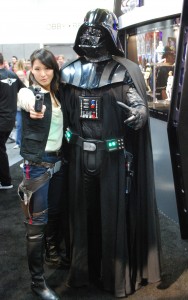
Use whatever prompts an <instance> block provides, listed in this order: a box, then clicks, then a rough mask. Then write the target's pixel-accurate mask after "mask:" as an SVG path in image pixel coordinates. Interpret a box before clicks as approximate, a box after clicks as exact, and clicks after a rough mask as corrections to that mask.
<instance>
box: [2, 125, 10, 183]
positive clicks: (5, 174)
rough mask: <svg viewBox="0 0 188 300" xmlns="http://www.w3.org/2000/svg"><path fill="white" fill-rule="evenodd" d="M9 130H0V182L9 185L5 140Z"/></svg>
mask: <svg viewBox="0 0 188 300" xmlns="http://www.w3.org/2000/svg"><path fill="white" fill-rule="evenodd" d="M10 133H11V131H0V183H1V184H2V185H11V177H10V169H9V160H8V155H7V149H6V142H7V140H8V137H9V135H10Z"/></svg>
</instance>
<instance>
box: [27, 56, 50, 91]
mask: <svg viewBox="0 0 188 300" xmlns="http://www.w3.org/2000/svg"><path fill="white" fill-rule="evenodd" d="M31 72H32V74H33V76H34V77H35V80H36V81H37V82H38V83H39V85H41V86H42V87H43V88H44V89H46V90H48V91H50V84H51V81H52V79H53V77H54V70H53V69H49V68H48V67H46V66H45V65H43V64H42V63H41V61H40V60H39V59H36V60H35V61H34V63H33V66H32V68H31Z"/></svg>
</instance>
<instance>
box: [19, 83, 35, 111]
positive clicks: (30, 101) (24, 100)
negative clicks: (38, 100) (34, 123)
mask: <svg viewBox="0 0 188 300" xmlns="http://www.w3.org/2000/svg"><path fill="white" fill-rule="evenodd" d="M34 105H35V95H34V94H33V92H32V91H31V90H30V89H28V88H22V89H20V91H19V93H18V106H19V107H20V108H21V109H23V110H26V111H28V112H30V110H31V109H33V108H34Z"/></svg>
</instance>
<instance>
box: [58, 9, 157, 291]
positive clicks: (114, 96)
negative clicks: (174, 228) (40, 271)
mask: <svg viewBox="0 0 188 300" xmlns="http://www.w3.org/2000/svg"><path fill="white" fill-rule="evenodd" d="M74 51H75V52H76V53H77V54H78V55H79V58H78V59H76V60H74V61H72V62H69V63H68V64H67V65H64V66H63V68H62V69H61V80H62V83H65V85H64V87H63V89H62V99H63V101H64V116H65V123H66V124H67V128H68V130H67V132H66V136H67V140H68V142H69V146H70V160H69V164H70V168H69V175H70V176H69V193H70V197H69V203H70V205H69V210H70V211H69V213H70V230H71V232H70V237H71V243H70V244H71V268H70V272H69V275H68V279H67V281H68V285H70V286H73V287H79V286H85V285H87V284H89V282H94V283H98V282H100V283H101V285H102V287H103V288H104V289H105V290H106V291H108V292H109V291H110V292H113V293H114V294H115V296H116V297H125V296H127V295H128V294H131V293H133V292H134V291H135V290H137V289H138V288H139V287H140V286H141V285H142V282H143V280H144V281H147V282H150V283H151V282H157V281H159V280H160V238H159V237H160V236H159V228H158V214H157V207H156V200H155V188H154V179H153V160H152V151H151V138H150V129H149V113H148V107H147V97H146V86H145V82H144V78H143V75H142V73H141V70H140V68H139V66H138V65H137V64H135V63H133V62H131V61H130V60H128V59H125V58H124V51H123V49H122V46H121V43H120V40H119V38H118V20H117V18H116V16H115V15H114V14H113V13H112V12H110V11H108V10H105V9H100V8H97V9H94V10H91V11H89V12H88V13H87V14H86V16H85V19H84V23H83V24H82V25H81V26H80V28H79V29H78V33H77V36H76V39H75V44H74ZM126 105H127V106H126ZM122 107H124V108H125V110H124V109H123V108H122ZM125 119H127V121H126V124H125V123H124V121H125ZM127 125H129V126H127ZM125 150H126V151H125ZM127 151H128V152H127ZM130 165H132V167H130ZM132 174H134V176H132ZM130 183H131V185H132V188H130Z"/></svg>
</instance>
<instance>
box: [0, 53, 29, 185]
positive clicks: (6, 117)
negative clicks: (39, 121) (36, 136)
mask: <svg viewBox="0 0 188 300" xmlns="http://www.w3.org/2000/svg"><path fill="white" fill-rule="evenodd" d="M22 87H25V85H24V84H23V83H22V81H21V80H20V79H19V77H18V76H17V75H16V74H15V73H14V72H12V71H10V70H7V69H6V68H5V65H4V57H3V55H2V54H1V53H0V189H1V190H2V189H11V188H12V187H13V185H12V182H11V176H10V170H9V160H8V155H7V152H6V142H7V139H8V137H9V135H10V133H11V131H12V129H13V127H14V125H15V117H16V111H17V93H18V91H19V90H20V89H21V88H22Z"/></svg>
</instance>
